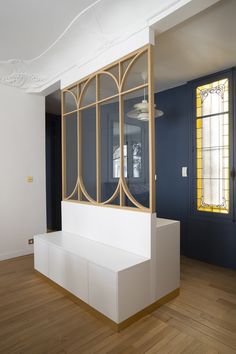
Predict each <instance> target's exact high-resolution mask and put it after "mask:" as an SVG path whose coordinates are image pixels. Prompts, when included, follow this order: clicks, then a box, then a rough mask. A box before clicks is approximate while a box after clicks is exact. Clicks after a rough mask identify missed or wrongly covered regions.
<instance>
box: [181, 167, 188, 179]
mask: <svg viewBox="0 0 236 354" xmlns="http://www.w3.org/2000/svg"><path fill="white" fill-rule="evenodd" d="M182 177H188V167H182Z"/></svg>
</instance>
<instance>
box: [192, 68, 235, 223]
mask: <svg viewBox="0 0 236 354" xmlns="http://www.w3.org/2000/svg"><path fill="white" fill-rule="evenodd" d="M224 78H225V79H228V80H229V154H230V156H229V175H230V177H229V188H230V191H229V198H230V200H229V213H228V214H226V213H217V212H211V211H205V210H198V209H197V185H196V181H197V149H196V147H197V146H196V119H197V118H196V89H197V87H198V86H202V85H206V84H208V83H211V82H214V81H218V80H222V79H224ZM234 85H235V83H234V80H233V71H232V69H229V70H224V71H221V72H219V73H216V74H212V75H208V76H205V77H202V78H199V79H196V80H193V81H191V82H190V83H189V92H191V97H189V98H190V99H189V102H190V107H189V110H190V117H189V118H190V121H191V124H190V136H191V142H190V157H191V158H190V167H191V168H190V171H191V174H190V184H189V187H190V209H189V210H190V213H191V216H193V217H194V216H195V217H200V218H203V219H214V220H223V219H225V220H231V219H233V218H234V217H233V216H234V205H235V202H234V199H235V196H234V190H235V186H234V184H235V181H234V179H233V178H232V171H234V166H235V161H234V160H235V157H234V155H235V154H234V138H235V137H234V135H235V134H234V131H233V127H234V117H235V114H234V103H233V98H234V92H235V89H234Z"/></svg>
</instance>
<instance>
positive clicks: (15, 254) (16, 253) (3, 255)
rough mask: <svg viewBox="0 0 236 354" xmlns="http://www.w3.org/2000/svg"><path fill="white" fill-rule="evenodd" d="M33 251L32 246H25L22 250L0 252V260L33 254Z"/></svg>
mask: <svg viewBox="0 0 236 354" xmlns="http://www.w3.org/2000/svg"><path fill="white" fill-rule="evenodd" d="M33 253H34V248H33V247H27V248H25V249H22V250H18V251H13V252H8V253H0V261H4V260H6V259H11V258H16V257H21V256H26V255H28V254H33Z"/></svg>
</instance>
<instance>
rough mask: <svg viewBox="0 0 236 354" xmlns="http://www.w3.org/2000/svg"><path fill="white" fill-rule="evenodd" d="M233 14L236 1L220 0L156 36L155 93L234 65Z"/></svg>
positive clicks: (235, 22)
mask: <svg viewBox="0 0 236 354" xmlns="http://www.w3.org/2000/svg"><path fill="white" fill-rule="evenodd" d="M235 15H236V0H221V1H220V2H219V3H217V4H215V5H213V6H212V7H210V8H209V9H207V10H205V11H204V12H202V13H200V14H198V15H196V16H194V17H192V18H191V19H189V20H187V21H185V22H183V23H181V24H179V25H177V26H176V27H173V28H172V29H170V30H169V31H166V32H164V33H162V34H160V35H159V36H157V37H156V47H155V88H156V91H163V90H166V89H168V88H172V87H175V86H178V85H181V84H183V83H185V82H187V81H189V80H192V79H195V78H199V77H201V76H204V75H207V74H211V73H215V72H217V71H220V70H223V69H226V68H229V67H232V66H235V65H236V45H235V43H236V19H235Z"/></svg>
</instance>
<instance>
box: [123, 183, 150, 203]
mask: <svg viewBox="0 0 236 354" xmlns="http://www.w3.org/2000/svg"><path fill="white" fill-rule="evenodd" d="M121 186H122V188H123V190H124V192H125V194H126V196H127V197H128V198H129V200H130V201H131V202H132V203H133V204H134V205H135V206H136V207H137V208H139V209H141V210H149V208H146V207H145V206H143V205H142V204H140V203H139V202H138V201H137V200H136V199H135V198H134V197H133V195H132V194H131V192H130V190H129V188H128V186H127V183H126V181H125V179H124V178H122V179H121Z"/></svg>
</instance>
